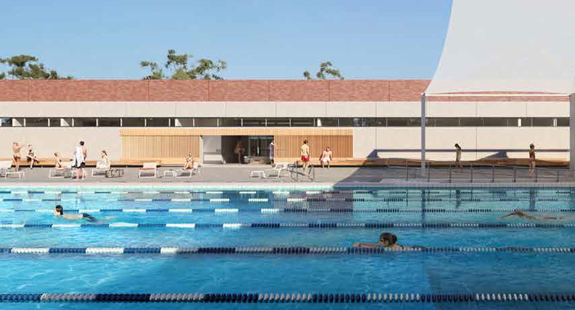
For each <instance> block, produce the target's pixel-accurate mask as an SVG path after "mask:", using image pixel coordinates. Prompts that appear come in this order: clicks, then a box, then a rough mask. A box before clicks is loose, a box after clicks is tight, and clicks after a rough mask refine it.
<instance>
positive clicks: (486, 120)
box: [0, 117, 569, 127]
mask: <svg viewBox="0 0 575 310" xmlns="http://www.w3.org/2000/svg"><path fill="white" fill-rule="evenodd" d="M420 126H421V118H401V117H387V118H362V117H356V118H267V119H266V118H258V119H255V118H108V117H104V118H90V117H80V118H0V127H420ZM426 126H428V127H568V126H569V118H568V117H559V118H551V117H527V118H505V117H462V118H457V117H450V118H447V117H435V118H434V117H431V118H427V119H426Z"/></svg>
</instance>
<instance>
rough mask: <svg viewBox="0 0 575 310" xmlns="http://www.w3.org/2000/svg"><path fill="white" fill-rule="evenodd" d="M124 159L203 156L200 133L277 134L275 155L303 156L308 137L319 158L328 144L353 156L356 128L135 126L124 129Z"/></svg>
mask: <svg viewBox="0 0 575 310" xmlns="http://www.w3.org/2000/svg"><path fill="white" fill-rule="evenodd" d="M120 135H121V136H122V158H123V159H133V158H185V157H186V156H187V154H188V152H190V151H191V152H192V155H193V156H194V157H195V158H199V157H200V136H274V139H275V145H276V148H275V157H277V158H299V157H300V146H301V145H302V143H303V141H304V140H308V143H309V147H310V152H311V157H312V158H315V157H316V156H317V157H318V158H319V156H320V155H321V152H322V151H323V150H325V148H326V147H328V146H329V147H330V148H331V149H332V151H333V154H334V157H339V158H352V157H353V130H351V129H323V128H155V129H143V128H131V129H121V130H120Z"/></svg>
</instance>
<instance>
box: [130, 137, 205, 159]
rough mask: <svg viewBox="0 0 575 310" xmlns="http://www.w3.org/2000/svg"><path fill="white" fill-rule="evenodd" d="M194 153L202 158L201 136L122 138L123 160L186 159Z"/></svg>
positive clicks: (195, 156) (194, 155)
mask: <svg viewBox="0 0 575 310" xmlns="http://www.w3.org/2000/svg"><path fill="white" fill-rule="evenodd" d="M188 152H192V156H193V157H194V158H199V157H200V137H199V136H150V135H141V136H138V135H131V136H122V158H123V159H133V158H160V159H161V158H186V156H188Z"/></svg>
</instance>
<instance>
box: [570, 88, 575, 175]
mask: <svg viewBox="0 0 575 310" xmlns="http://www.w3.org/2000/svg"><path fill="white" fill-rule="evenodd" d="M569 169H570V170H571V173H575V94H571V95H570V96H569Z"/></svg>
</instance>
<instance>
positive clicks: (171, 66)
mask: <svg viewBox="0 0 575 310" xmlns="http://www.w3.org/2000/svg"><path fill="white" fill-rule="evenodd" d="M166 58H167V60H166V63H165V64H164V65H163V68H165V69H167V70H169V72H168V73H167V74H164V70H163V69H162V66H160V65H158V64H157V63H156V62H153V61H142V62H140V67H142V68H149V69H150V74H149V75H148V76H145V77H144V79H151V80H161V79H172V80H196V79H202V80H221V79H223V78H222V77H221V76H219V75H217V73H218V72H220V71H223V70H226V68H227V64H226V62H225V61H223V60H217V61H213V60H210V59H206V58H200V59H199V60H198V61H197V62H196V63H193V62H190V59H191V58H193V56H192V55H188V54H180V55H178V54H176V51H175V50H173V49H170V50H168V55H167V56H166Z"/></svg>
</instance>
